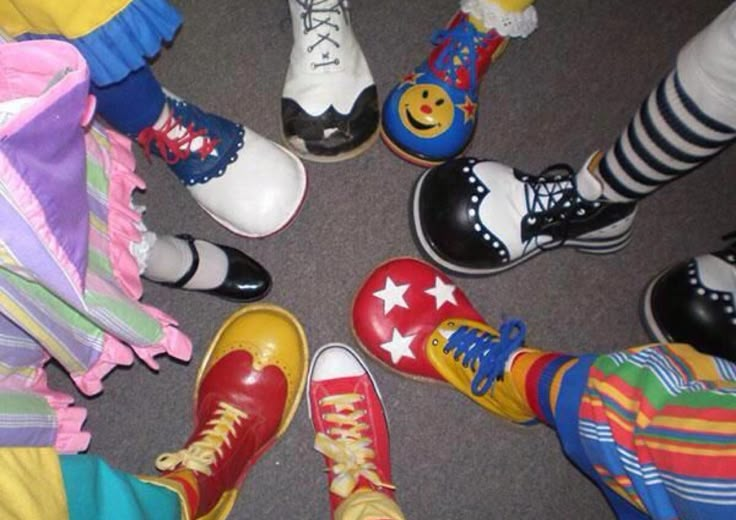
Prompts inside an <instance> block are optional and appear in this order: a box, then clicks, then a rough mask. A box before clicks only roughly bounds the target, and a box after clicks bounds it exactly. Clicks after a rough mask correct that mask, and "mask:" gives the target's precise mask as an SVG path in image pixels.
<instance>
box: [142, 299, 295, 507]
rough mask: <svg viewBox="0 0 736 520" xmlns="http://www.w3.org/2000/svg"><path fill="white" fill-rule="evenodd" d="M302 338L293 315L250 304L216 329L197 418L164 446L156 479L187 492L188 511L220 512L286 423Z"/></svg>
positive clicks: (201, 376)
mask: <svg viewBox="0 0 736 520" xmlns="http://www.w3.org/2000/svg"><path fill="white" fill-rule="evenodd" d="M308 357H309V354H308V352H307V339H306V336H305V334H304V330H303V329H302V326H301V325H300V324H299V322H298V321H297V320H296V318H295V317H294V316H292V315H291V314H290V313H289V312H287V311H286V310H284V309H282V308H280V307H276V306H273V305H265V304H264V305H258V304H256V305H249V306H246V307H243V308H242V309H240V310H239V311H237V312H236V313H235V314H233V315H232V316H230V317H229V318H228V319H227V321H225V323H224V324H223V325H222V327H221V328H220V330H219V331H218V333H217V335H216V336H215V339H214V340H213V341H212V344H211V345H210V347H209V350H208V351H207V353H206V355H205V357H204V361H203V362H202V365H201V366H200V369H199V373H198V374H197V383H196V388H195V391H194V419H195V426H194V431H193V432H192V434H191V436H190V437H189V440H188V441H187V442H186V444H185V447H184V448H183V449H181V450H179V451H177V452H173V453H164V454H163V455H161V456H160V457H159V458H158V459H157V460H156V467H157V468H158V469H159V470H161V471H164V472H165V473H164V474H163V476H162V477H161V478H159V479H155V483H157V484H159V485H164V486H167V487H170V488H171V489H174V490H175V491H177V492H178V493H179V494H180V496H183V497H185V501H186V503H187V509H188V513H189V515H188V517H189V518H200V519H207V520H215V519H218V520H219V519H224V518H226V517H227V515H228V513H229V512H230V510H231V509H232V507H233V504H234V502H235V499H236V498H237V495H238V491H239V488H240V485H241V483H242V482H243V480H244V479H245V476H246V474H247V472H248V470H249V468H250V467H251V466H252V465H253V464H255V463H256V461H257V460H258V459H259V458H260V457H261V455H263V454H264V453H265V452H266V451H267V450H268V449H269V448H270V447H271V446H272V445H273V443H274V442H275V441H276V440H277V439H278V438H279V437H281V435H283V433H284V432H285V431H286V429H287V428H288V427H289V424H290V423H291V420H292V418H293V417H294V413H295V412H296V409H297V406H298V405H299V401H300V399H301V395H302V392H303V391H304V384H305V381H306V373H307V363H308Z"/></svg>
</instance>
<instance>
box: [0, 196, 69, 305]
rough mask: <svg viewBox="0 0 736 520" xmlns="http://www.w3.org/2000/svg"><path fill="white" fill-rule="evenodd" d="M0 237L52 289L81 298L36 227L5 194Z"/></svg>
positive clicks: (0, 199) (64, 296) (1, 203)
mask: <svg viewBox="0 0 736 520" xmlns="http://www.w3.org/2000/svg"><path fill="white" fill-rule="evenodd" d="M0 240H2V241H3V242H5V243H6V244H7V245H8V247H9V248H10V249H11V250H12V251H13V254H14V255H15V256H16V258H18V261H19V262H20V263H21V264H22V265H23V267H25V268H26V269H27V270H28V271H30V272H31V273H33V274H34V275H38V276H39V277H41V278H40V279H41V280H42V282H43V284H44V285H45V286H46V287H48V289H49V290H51V291H53V292H54V293H56V294H57V295H59V296H60V297H61V298H62V299H64V300H66V301H69V302H79V303H80V304H81V299H80V298H79V296H78V295H77V293H76V292H75V291H74V287H73V286H72V285H71V284H70V283H69V280H68V279H67V277H66V276H65V274H64V271H62V270H61V268H60V267H59V266H58V265H57V264H56V262H54V261H53V260H52V259H51V258H50V257H49V253H48V251H47V250H46V249H45V248H44V247H43V244H42V243H41V242H40V241H39V240H38V237H37V236H36V235H35V234H34V233H33V229H32V228H31V227H30V226H29V225H28V223H27V222H26V221H25V219H23V217H21V216H20V215H19V214H18V213H17V212H16V211H15V208H13V207H12V206H11V205H10V203H9V202H8V201H7V200H5V198H4V197H0Z"/></svg>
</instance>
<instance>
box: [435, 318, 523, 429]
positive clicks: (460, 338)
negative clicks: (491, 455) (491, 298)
mask: <svg viewBox="0 0 736 520" xmlns="http://www.w3.org/2000/svg"><path fill="white" fill-rule="evenodd" d="M525 333H526V326H525V325H524V323H523V322H521V321H519V320H509V321H507V322H505V323H503V324H502V325H501V329H500V331H496V330H495V329H493V328H492V327H489V326H488V325H486V324H485V323H480V322H476V321H472V320H465V319H450V320H445V321H444V322H442V323H441V324H440V325H439V326H438V327H437V328H436V329H435V330H434V331H432V333H431V334H430V336H429V338H428V339H427V354H426V355H427V358H428V359H429V362H430V363H431V364H432V366H433V367H434V368H435V369H436V370H437V372H438V373H439V374H440V375H441V376H442V377H443V379H445V381H447V382H448V383H450V384H451V385H452V386H453V387H454V388H455V389H457V390H459V391H460V392H462V393H463V394H464V395H466V396H468V397H470V399H472V400H473V401H475V402H476V403H477V404H479V405H480V406H482V407H483V408H485V409H486V410H488V411H489V412H491V413H494V414H495V415H498V416H501V417H503V418H505V419H509V420H511V421H514V422H517V423H522V424H532V423H535V422H536V420H535V416H534V413H533V412H532V411H531V409H530V408H529V405H528V404H526V401H525V399H524V397H523V395H522V393H521V392H520V391H519V390H517V388H516V387H515V386H514V382H513V381H512V378H511V377H510V376H509V375H508V367H509V365H510V360H512V359H513V356H514V354H515V353H518V352H520V349H521V348H522V345H523V343H524V334H525Z"/></svg>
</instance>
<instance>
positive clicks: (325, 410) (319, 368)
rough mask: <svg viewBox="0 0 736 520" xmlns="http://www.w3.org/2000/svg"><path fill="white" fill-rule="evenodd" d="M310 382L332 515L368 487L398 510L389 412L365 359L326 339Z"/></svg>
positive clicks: (311, 408) (373, 502) (311, 406)
mask: <svg viewBox="0 0 736 520" xmlns="http://www.w3.org/2000/svg"><path fill="white" fill-rule="evenodd" d="M308 387H309V393H308V396H309V416H310V418H311V419H312V424H313V425H314V429H315V431H316V432H317V437H316V439H315V443H314V447H315V449H316V450H317V451H319V452H320V453H322V454H323V455H324V456H325V461H326V463H327V471H328V482H329V486H330V515H331V517H333V518H334V515H335V511H336V510H337V509H338V508H339V507H340V505H341V504H343V503H344V502H347V500H346V499H348V498H349V497H355V495H356V493H363V492H366V491H372V492H374V493H376V492H378V493H381V494H383V495H384V498H383V499H381V498H380V497H379V500H378V501H376V500H375V499H373V500H371V506H370V507H379V508H384V507H385V508H386V509H388V510H389V511H392V510H394V509H395V510H398V506H397V505H396V504H395V502H394V491H393V490H394V489H395V488H394V486H393V485H392V484H391V460H390V450H389V435H388V426H387V422H386V414H385V412H384V409H383V402H382V400H381V395H380V393H379V392H378V387H377V386H376V382H375V381H374V379H373V377H372V376H371V374H370V372H369V371H368V368H367V367H366V365H365V364H364V363H363V361H362V360H361V359H360V358H359V357H358V356H357V355H356V354H355V352H354V351H353V350H352V349H351V348H350V347H348V346H346V345H342V344H339V343H332V344H329V345H325V346H324V347H322V348H321V349H319V351H318V352H317V353H316V354H315V355H314V358H313V359H312V365H311V367H310V369H309V377H308ZM386 499H388V500H386ZM350 500H352V498H350ZM343 509H344V508H343ZM384 517H385V515H382V516H380V517H376V518H384ZM371 518H373V516H371Z"/></svg>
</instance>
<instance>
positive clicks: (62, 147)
mask: <svg viewBox="0 0 736 520" xmlns="http://www.w3.org/2000/svg"><path fill="white" fill-rule="evenodd" d="M64 86H65V82H64V80H62V82H61V83H60V84H59V86H58V88H64ZM53 88H54V87H52V89H53ZM88 94H89V85H88V83H87V82H80V83H77V84H76V85H74V86H72V87H71V88H70V89H69V90H68V91H67V92H65V93H64V94H62V95H61V96H59V97H58V98H56V99H54V100H53V102H52V103H51V104H50V105H49V106H48V108H46V109H44V110H43V111H41V112H40V113H39V114H38V115H37V116H36V117H34V118H32V119H31V120H29V121H28V123H27V124H25V125H24V126H23V127H21V128H19V129H18V130H17V131H16V132H14V133H13V134H12V135H9V136H7V137H6V138H5V139H4V140H3V141H2V142H1V143H0V151H2V152H3V153H4V154H5V155H6V157H7V158H8V160H9V161H10V163H11V164H12V165H13V167H14V168H15V170H16V171H17V172H18V173H19V174H20V176H21V177H22V178H23V180H24V181H25V182H26V183H27V184H28V186H29V187H30V188H31V190H32V191H33V193H34V195H35V196H36V198H38V200H39V202H40V203H41V206H42V208H43V212H44V215H45V216H46V221H47V222H48V225H49V227H50V229H51V232H52V233H53V234H54V236H55V237H56V239H57V240H58V242H59V244H60V245H61V247H62V249H63V250H64V251H65V253H66V254H67V255H68V257H69V259H70V260H71V262H72V264H74V268H75V269H76V270H77V272H78V273H79V277H80V279H82V280H84V278H85V272H86V270H87V251H88V233H89V208H88V206H87V180H86V154H85V143H84V129H83V128H82V126H81V120H82V115H83V112H84V110H85V108H86V103H87V96H88ZM44 97H46V96H42V98H41V100H43V99H44ZM49 97H50V96H49ZM38 274H39V275H41V273H38Z"/></svg>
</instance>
